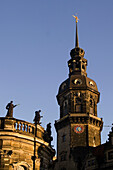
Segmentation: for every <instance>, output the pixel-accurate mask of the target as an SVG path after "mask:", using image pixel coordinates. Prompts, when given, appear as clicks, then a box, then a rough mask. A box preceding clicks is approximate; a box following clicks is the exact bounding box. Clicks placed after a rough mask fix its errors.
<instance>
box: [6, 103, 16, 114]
mask: <svg viewBox="0 0 113 170" xmlns="http://www.w3.org/2000/svg"><path fill="white" fill-rule="evenodd" d="M16 106H17V104H16V105H14V104H13V101H11V102H10V103H8V104H7V106H6V109H7V110H8V111H7V115H6V117H13V108H14V107H16Z"/></svg>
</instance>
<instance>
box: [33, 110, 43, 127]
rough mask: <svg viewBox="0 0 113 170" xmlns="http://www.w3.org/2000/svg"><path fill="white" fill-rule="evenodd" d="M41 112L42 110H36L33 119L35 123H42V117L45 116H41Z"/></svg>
mask: <svg viewBox="0 0 113 170" xmlns="http://www.w3.org/2000/svg"><path fill="white" fill-rule="evenodd" d="M40 112H41V110H39V111H36V112H35V118H34V120H33V121H34V122H35V124H40V119H41V118H42V117H43V116H40Z"/></svg>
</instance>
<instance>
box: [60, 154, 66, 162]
mask: <svg viewBox="0 0 113 170" xmlns="http://www.w3.org/2000/svg"><path fill="white" fill-rule="evenodd" d="M65 160H66V153H65V154H62V155H61V161H65Z"/></svg>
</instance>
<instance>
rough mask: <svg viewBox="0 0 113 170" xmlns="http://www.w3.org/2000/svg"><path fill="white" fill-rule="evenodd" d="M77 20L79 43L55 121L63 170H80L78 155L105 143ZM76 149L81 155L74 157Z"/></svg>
mask: <svg viewBox="0 0 113 170" xmlns="http://www.w3.org/2000/svg"><path fill="white" fill-rule="evenodd" d="M74 17H75V16H74ZM75 19H76V40H75V41H76V43H75V48H73V49H72V50H71V52H70V56H71V59H70V60H69V61H68V67H69V76H68V78H67V79H66V80H65V81H64V82H63V83H61V85H60V87H59V91H58V95H57V101H58V104H59V106H60V119H59V120H57V121H55V128H56V132H57V169H62V170H65V169H71V170H72V169H77V167H76V163H75V162H76V160H75V159H76V155H79V157H81V155H84V153H85V152H86V151H87V150H88V148H93V147H96V146H98V145H100V144H101V130H102V126H103V122H102V119H101V118H99V117H98V116H97V104H98V102H99V96H100V93H99V91H98V88H97V84H96V83H95V81H94V80H92V79H90V78H88V77H87V72H86V68H87V60H86V59H85V58H84V54H85V52H84V50H83V49H82V48H80V47H79V40H78V30H77V22H78V18H77V17H75ZM81 148H82V149H81ZM75 150H78V151H77V152H78V153H77V154H75V156H73V151H74V153H75ZM79 153H80V154H79ZM77 160H78V158H77Z"/></svg>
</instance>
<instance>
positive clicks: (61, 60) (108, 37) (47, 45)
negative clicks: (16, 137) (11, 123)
mask: <svg viewBox="0 0 113 170" xmlns="http://www.w3.org/2000/svg"><path fill="white" fill-rule="evenodd" d="M75 13H77V14H78V17H79V19H80V22H79V24H78V31H79V41H80V47H81V48H83V49H84V50H85V53H86V54H85V58H86V59H87V60H88V69H87V73H88V77H90V78H92V79H94V80H95V81H96V83H97V85H98V89H99V91H100V94H101V95H100V103H99V104H98V116H99V117H103V120H104V125H112V123H113V111H112V110H113V109H112V107H113V89H112V88H113V0H108V1H107V0H94V1H91V0H24V1H23V0H16V1H15V0H1V1H0V116H5V115H6V109H5V106H6V104H7V103H8V102H9V101H11V100H13V101H14V103H15V104H17V103H19V104H20V106H18V107H17V108H15V110H14V117H16V118H18V119H23V120H26V121H29V122H32V120H33V118H34V112H35V111H36V110H39V109H41V110H42V114H43V116H44V117H43V119H42V126H43V127H44V128H45V127H46V124H47V123H49V122H51V123H52V127H53V132H52V134H53V136H54V142H53V144H54V145H56V135H55V129H54V121H55V120H57V119H58V118H59V107H58V104H57V101H56V95H57V92H58V88H59V85H60V83H61V82H62V81H64V80H65V79H66V78H67V77H68V66H67V61H68V60H69V59H70V50H71V49H72V48H73V47H74V39H75V37H74V36H75V22H74V18H73V17H72V15H73V14H75ZM109 130H110V128H103V133H102V143H103V142H105V141H106V139H107V134H108V131H109Z"/></svg>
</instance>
